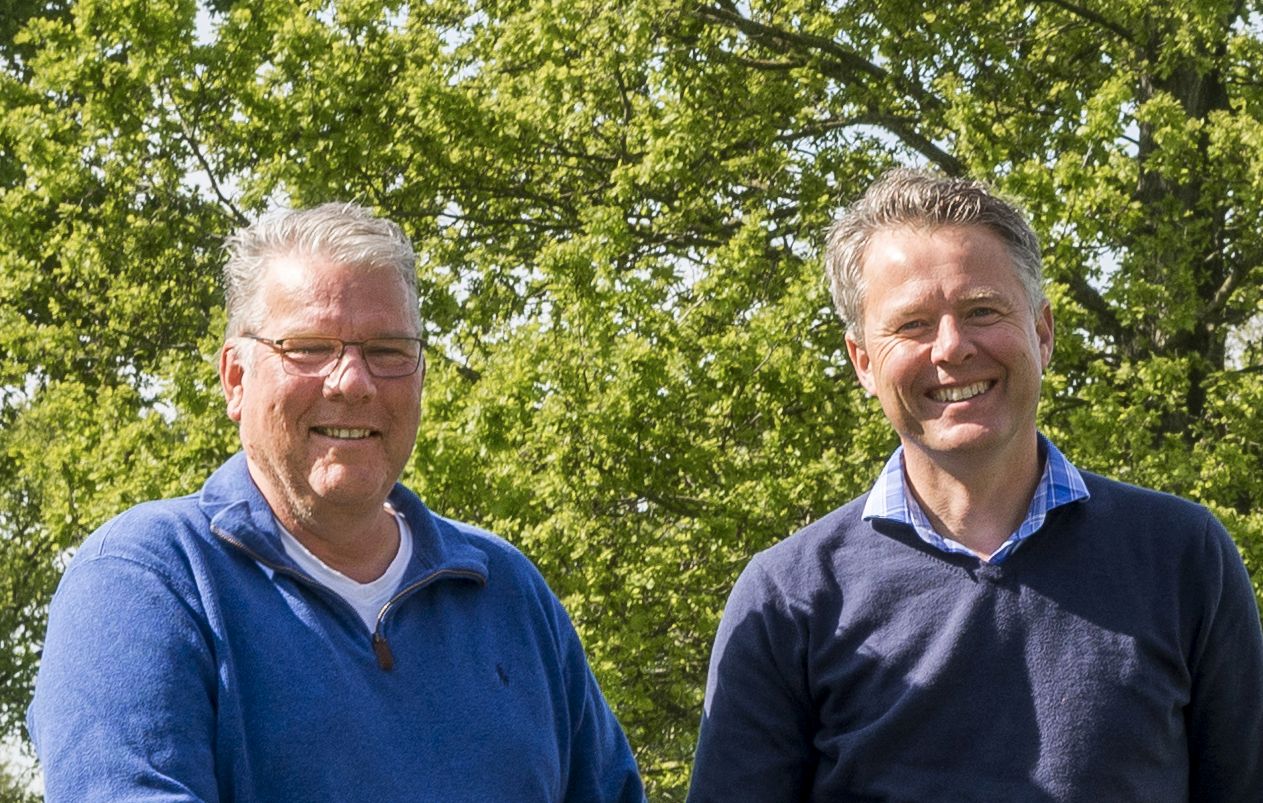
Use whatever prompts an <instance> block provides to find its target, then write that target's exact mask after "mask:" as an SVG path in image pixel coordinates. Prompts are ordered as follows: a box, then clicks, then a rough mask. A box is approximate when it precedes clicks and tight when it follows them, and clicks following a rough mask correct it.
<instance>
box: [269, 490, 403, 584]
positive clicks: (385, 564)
mask: <svg viewBox="0 0 1263 803" xmlns="http://www.w3.org/2000/svg"><path fill="white" fill-rule="evenodd" d="M274 512H275V513H276V517H277V518H278V519H280V521H281V524H283V525H284V526H285V529H287V530H289V531H290V533H291V534H293V536H294V538H295V540H297V541H298V543H300V544H302V545H303V546H304V547H306V548H307V551H308V552H310V553H311V554H313V555H315V556H316V557H317V558H319V559H320V560H321V562H323V563H324V564H325V565H326V566H328V567H330V568H332V569H336V570H338V571H339V572H341V573H342V574H344V575H346V576H347V577H349V578H351V579H352V580H354V581H356V582H357V583H368V582H371V581H373V580H376V579H377V578H378V577H381V576H382V575H383V574H385V572H386V569H387V568H389V567H390V563H391V561H393V560H394V559H395V554H396V553H397V552H398V551H399V525H398V524H397V523H396V522H395V517H394V515H393V514H392V513H390V512H389V511H388V510H386V508H384V507H381V506H378V507H377V509H376V511H375V512H374V513H372V514H371V515H369V516H358V517H355V518H351V517H348V516H333V517H330V516H321V517H320V519H319V523H318V524H317V523H316V522H315V521H304V519H309V518H314V517H306V516H295V515H292V514H283V513H282V512H281V511H278V510H274Z"/></svg>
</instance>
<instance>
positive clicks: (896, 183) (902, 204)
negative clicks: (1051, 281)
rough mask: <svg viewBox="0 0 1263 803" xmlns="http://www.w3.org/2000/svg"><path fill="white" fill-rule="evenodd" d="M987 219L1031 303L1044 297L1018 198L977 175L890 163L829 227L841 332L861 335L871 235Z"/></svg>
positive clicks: (829, 270) (828, 258) (828, 253)
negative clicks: (996, 189) (949, 173)
mask: <svg viewBox="0 0 1263 803" xmlns="http://www.w3.org/2000/svg"><path fill="white" fill-rule="evenodd" d="M943 226H985V227H987V229H989V230H990V231H991V232H992V233H993V234H995V235H996V236H997V237H999V238H1000V240H1001V241H1002V242H1003V243H1004V245H1005V248H1007V249H1008V252H1009V256H1010V258H1011V259H1012V260H1013V266H1014V269H1015V270H1016V271H1017V278H1018V280H1019V281H1021V283H1022V289H1023V290H1025V291H1026V297H1027V300H1028V301H1030V304H1031V309H1032V310H1033V311H1038V309H1039V308H1040V306H1041V305H1042V304H1043V303H1044V301H1045V296H1044V286H1043V285H1044V279H1043V268H1042V260H1041V257H1040V251H1039V238H1038V237H1037V236H1036V235H1035V232H1034V230H1032V229H1031V225H1030V223H1029V222H1027V220H1026V215H1025V213H1024V212H1023V211H1022V210H1021V209H1020V208H1018V207H1017V205H1015V204H1013V203H1010V202H1009V201H1007V200H1005V199H1003V198H1001V197H999V196H998V195H996V194H995V193H994V192H992V190H991V189H990V188H989V187H988V186H987V185H986V184H984V183H982V182H981V181H972V180H970V179H963V178H948V177H945V176H940V175H936V174H933V173H928V172H924V171H920V170H911V169H908V168H896V169H894V170H891V171H888V172H887V173H885V174H884V175H883V176H882V177H881V178H879V179H878V180H877V181H876V182H875V183H874V184H873V185H872V186H871V187H869V188H868V191H867V192H866V193H864V196H863V197H862V198H860V199H859V200H858V201H857V202H856V203H855V204H854V205H852V206H851V207H850V208H848V209H847V210H846V211H845V212H844V213H843V214H842V216H841V217H840V218H839V219H838V221H837V222H836V223H834V224H833V226H832V227H831V228H830V229H829V234H828V238H827V240H826V241H825V275H826V276H828V279H829V290H830V292H831V293H832V294H833V304H834V306H835V307H837V311H838V315H839V317H841V318H842V322H843V323H844V324H846V331H847V334H849V335H851V336H852V337H854V338H855V339H856V340H857V341H859V342H860V343H863V342H864V331H863V321H864V317H863V316H864V293H865V291H866V289H867V288H866V286H865V283H864V256H865V252H866V251H867V250H868V246H869V243H870V242H872V239H873V237H874V236H875V235H876V234H877V233H878V232H881V231H886V230H889V229H898V228H905V227H911V228H927V229H935V228H940V227H943Z"/></svg>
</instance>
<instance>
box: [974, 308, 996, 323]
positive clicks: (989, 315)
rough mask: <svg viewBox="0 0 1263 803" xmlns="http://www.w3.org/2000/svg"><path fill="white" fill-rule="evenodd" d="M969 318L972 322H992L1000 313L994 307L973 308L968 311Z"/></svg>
mask: <svg viewBox="0 0 1263 803" xmlns="http://www.w3.org/2000/svg"><path fill="white" fill-rule="evenodd" d="M969 317H970V319H972V320H974V321H982V322H984V323H985V322H987V321H993V320H995V319H996V318H999V317H1000V311H999V310H998V309H996V308H995V307H974V308H972V309H971V310H969Z"/></svg>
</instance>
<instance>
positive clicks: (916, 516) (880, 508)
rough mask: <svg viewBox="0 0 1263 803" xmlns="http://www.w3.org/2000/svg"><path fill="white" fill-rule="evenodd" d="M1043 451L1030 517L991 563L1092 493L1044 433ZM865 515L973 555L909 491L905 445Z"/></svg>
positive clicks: (889, 462) (877, 486)
mask: <svg viewBox="0 0 1263 803" xmlns="http://www.w3.org/2000/svg"><path fill="white" fill-rule="evenodd" d="M1039 451H1040V453H1041V454H1043V455H1044V472H1043V474H1042V475H1041V476H1040V479H1039V484H1038V485H1037V486H1036V487H1035V495H1034V496H1033V497H1032V498H1031V504H1030V507H1028V508H1027V510H1026V518H1024V519H1023V520H1022V523H1021V524H1020V525H1019V526H1018V528H1017V530H1016V531H1014V533H1013V534H1012V535H1010V536H1009V537H1008V539H1007V540H1006V541H1005V542H1004V543H1003V544H1001V545H1000V548H999V549H997V550H996V551H995V552H994V553H992V554H991V556H990V557H989V558H988V559H987V561H988V562H989V563H1002V562H1004V560H1005V559H1006V558H1007V557H1008V556H1009V555H1010V554H1011V553H1012V552H1013V550H1015V549H1017V547H1018V546H1019V545H1020V544H1021V543H1022V542H1023V541H1025V540H1026V539H1027V538H1029V537H1031V536H1032V535H1034V534H1035V532H1036V531H1037V530H1039V528H1040V527H1041V526H1043V524H1044V519H1045V518H1047V516H1048V513H1049V511H1051V510H1053V509H1055V508H1058V507H1061V506H1062V505H1068V504H1070V503H1071V502H1076V501H1078V500H1080V499H1087V498H1088V496H1089V494H1088V489H1087V486H1086V485H1085V484H1084V482H1083V476H1082V475H1080V474H1079V470H1078V469H1076V468H1075V467H1074V466H1073V465H1072V464H1071V463H1070V461H1069V460H1067V459H1066V458H1065V456H1064V455H1062V453H1061V452H1060V451H1059V450H1058V449H1057V447H1056V446H1053V444H1052V441H1050V440H1048V439H1047V438H1045V437H1044V436H1043V435H1040V436H1039ZM863 515H864V520H865V521H869V520H871V519H888V520H890V521H896V522H899V523H901V524H906V525H908V526H910V527H912V528H913V529H914V530H915V531H916V533H917V535H918V536H919V537H920V538H921V540H923V541H925V542H926V543H928V544H930V545H931V546H934V547H936V548H938V549H940V550H942V551H944V552H955V553H959V554H965V555H972V554H973V552H971V551H970V550H969V549H967V548H966V547H964V546H963V545H961V544H959V543H957V542H956V541H953V540H951V539H950V538H945V537H944V536H942V535H939V534H938V533H937V532H935V531H934V528H933V526H931V525H930V521H929V518H928V517H927V516H926V515H925V511H923V510H922V509H921V506H920V505H919V504H917V500H916V499H915V498H913V496H912V495H911V494H909V493H908V487H907V482H906V479H905V478H904V474H903V447H902V446H900V447H899V448H898V449H896V450H895V453H894V454H893V455H891V456H890V459H889V460H887V461H886V466H885V468H883V469H882V472H881V474H880V475H878V477H877V481H876V482H875V483H873V487H872V490H870V491H869V494H868V499H867V501H865V503H864V514H863Z"/></svg>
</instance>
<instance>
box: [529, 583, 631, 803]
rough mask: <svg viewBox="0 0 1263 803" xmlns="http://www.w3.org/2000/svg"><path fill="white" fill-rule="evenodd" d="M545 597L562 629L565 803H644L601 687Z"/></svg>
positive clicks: (565, 621) (560, 613)
mask: <svg viewBox="0 0 1263 803" xmlns="http://www.w3.org/2000/svg"><path fill="white" fill-rule="evenodd" d="M547 593H548V597H549V599H550V601H551V602H552V605H553V607H554V616H555V618H556V622H557V626H558V627H559V628H560V638H561V645H560V647H559V650H560V652H561V660H562V661H563V662H564V667H565V668H564V675H565V683H566V696H567V698H568V699H567V708H568V709H569V712H570V715H569V716H570V723H571V728H570V750H569V753H570V755H569V756H568V762H567V764H568V772H567V773H566V791H565V800H566V803H644V801H645V793H644V788H643V787H642V785H641V781H640V772H639V770H638V769H637V768H636V760H635V758H633V756H632V752H631V747H630V746H629V745H628V743H627V737H626V736H625V735H624V734H623V729H622V726H621V725H619V724H618V720H617V719H616V718H615V717H614V712H613V711H611V710H610V707H609V704H608V703H607V702H606V701H605V696H604V695H603V694H602V693H601V689H600V687H599V686H598V685H597V681H596V676H595V675H593V674H592V670H591V668H590V667H589V666H588V660H587V657H586V655H585V653H584V650H583V645H582V644H581V643H580V641H579V634H578V633H576V632H575V629H574V626H573V625H572V624H571V622H570V618H569V617H568V616H567V615H566V612H565V611H564V610H563V609H562V607H561V603H560V602H559V601H558V600H557V598H556V597H554V596H553V595H552V593H551V592H547Z"/></svg>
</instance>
